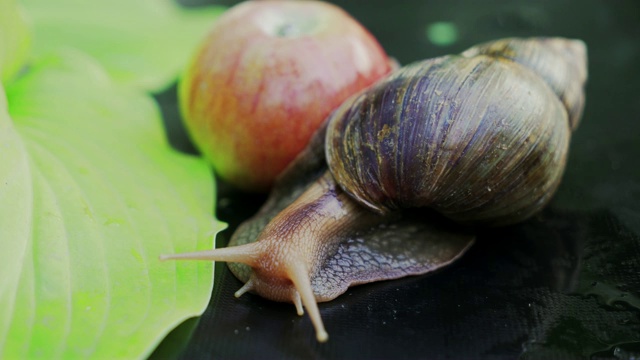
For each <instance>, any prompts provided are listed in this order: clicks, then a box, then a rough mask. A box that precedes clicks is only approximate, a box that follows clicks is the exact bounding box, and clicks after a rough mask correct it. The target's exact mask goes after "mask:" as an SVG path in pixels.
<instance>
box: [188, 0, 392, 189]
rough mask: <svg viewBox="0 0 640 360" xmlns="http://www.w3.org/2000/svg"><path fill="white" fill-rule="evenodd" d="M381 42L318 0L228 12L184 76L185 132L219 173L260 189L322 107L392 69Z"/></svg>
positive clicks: (315, 123)
mask: <svg viewBox="0 0 640 360" xmlns="http://www.w3.org/2000/svg"><path fill="white" fill-rule="evenodd" d="M392 66H393V63H392V61H390V60H389V58H388V56H387V55H386V53H385V52H384V50H383V49H382V47H381V46H380V44H379V43H378V41H377V40H376V39H375V38H374V37H373V36H372V35H371V33H369V31H367V30H366V29H365V28H364V27H363V26H362V25H361V24H360V23H358V22H357V21H356V20H355V19H354V18H353V17H351V16H350V15H349V14H347V13H346V12H345V11H344V10H342V9H340V8H339V7H337V6H335V5H332V4H329V3H325V2H320V1H293V0H289V1H287V0H279V1H278V0H268V1H247V2H244V3H241V4H239V5H236V6H234V7H232V8H231V9H229V10H227V11H226V12H225V13H224V14H223V15H222V16H221V17H220V18H218V20H217V21H216V23H215V25H214V27H213V29H212V31H211V32H210V33H209V34H208V36H207V38H206V39H205V41H204V43H203V44H202V45H201V47H200V48H199V49H198V51H197V52H196V54H195V56H194V58H193V61H192V62H191V64H190V65H189V67H188V69H187V71H186V73H185V74H184V76H183V77H182V80H181V82H180V88H179V97H180V106H181V111H182V114H183V118H184V122H185V125H186V128H187V131H188V133H189V135H190V137H191V139H192V141H193V143H194V144H195V145H196V147H197V148H198V149H199V150H200V152H201V153H202V154H203V155H204V156H205V157H206V158H207V159H208V160H209V161H210V162H211V164H212V166H213V168H214V170H215V171H216V173H217V175H218V176H219V177H221V178H222V179H224V180H225V181H227V182H228V183H230V184H232V185H235V186H236V187H237V188H240V189H242V190H246V191H266V190H268V189H269V187H270V186H271V185H272V183H273V182H274V180H275V178H276V177H277V176H278V174H279V173H280V172H281V171H282V170H283V169H284V168H285V167H286V166H287V165H288V164H289V163H290V162H291V161H292V160H293V159H294V158H295V156H296V155H297V154H298V153H299V152H300V151H301V150H302V149H303V148H304V147H305V145H306V144H307V143H308V141H309V139H310V137H311V136H312V135H313V133H314V131H315V130H316V129H317V128H318V127H319V125H320V124H321V123H322V122H323V120H324V119H325V118H326V117H327V116H328V115H329V113H330V112H331V111H332V110H333V109H335V108H336V107H337V106H338V105H340V104H341V103H342V102H343V101H344V100H345V99H346V98H348V97H349V96H351V95H352V94H354V93H356V92H359V91H360V90H362V89H364V88H367V87H369V86H370V85H371V84H373V83H374V82H376V81H377V80H378V79H380V78H382V77H383V76H385V75H386V74H388V73H389V72H390V71H391V68H392Z"/></svg>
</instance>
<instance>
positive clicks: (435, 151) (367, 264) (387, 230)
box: [163, 38, 587, 341]
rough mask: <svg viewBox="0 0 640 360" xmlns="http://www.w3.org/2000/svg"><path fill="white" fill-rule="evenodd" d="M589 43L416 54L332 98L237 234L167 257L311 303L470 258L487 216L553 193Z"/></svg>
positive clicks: (542, 42)
mask: <svg viewBox="0 0 640 360" xmlns="http://www.w3.org/2000/svg"><path fill="white" fill-rule="evenodd" d="M586 78H587V72H586V47H585V45H584V43H583V42H581V41H579V40H569V39H563V38H530V39H517V38H509V39H502V40H497V41H493V42H489V43H485V44H481V45H477V46H474V47H472V48H470V49H469V50H467V51H464V52H463V53H461V54H460V55H448V56H442V57H438V58H434V59H428V60H424V61H420V62H417V63H413V64H410V65H407V66H405V67H402V68H400V69H399V70H396V71H395V72H393V73H392V74H391V75H389V76H388V77H387V78H385V79H383V80H381V81H380V82H378V83H376V84H375V85H374V86H372V87H370V88H369V89H367V90H365V91H363V92H361V93H359V94H356V95H354V96H352V97H351V98H350V99H348V100H347V101H345V102H344V103H343V104H342V105H341V106H339V107H338V108H337V109H335V110H334V111H333V113H332V114H331V115H330V116H329V117H328V118H327V120H326V121H325V123H324V125H323V127H322V128H321V129H320V130H318V132H317V133H316V134H315V135H314V137H313V138H312V140H311V142H310V144H309V145H308V146H307V148H306V149H305V150H304V151H303V152H302V153H301V154H300V155H299V156H298V157H297V158H296V160H295V161H294V163H293V164H292V165H290V166H289V167H288V168H287V169H286V170H285V172H284V173H283V174H282V175H281V176H280V178H279V180H278V182H277V184H276V186H275V188H274V189H273V190H272V192H271V194H270V196H269V198H268V199H267V201H266V203H265V204H264V206H263V207H262V208H261V209H260V210H259V212H258V213H257V214H256V215H255V216H254V217H253V218H251V219H249V220H247V221H246V222H244V223H243V224H241V225H240V227H239V228H238V229H237V231H236V232H235V233H234V235H233V237H232V239H231V241H230V244H229V247H227V248H221V249H214V250H208V251H201V252H194V253H184V254H175V255H165V256H163V259H201V260H214V261H226V262H229V263H230V264H229V266H230V268H231V270H232V272H233V273H234V274H235V275H236V277H238V278H239V279H241V280H242V281H244V282H245V285H244V286H243V287H241V288H240V290H238V291H237V292H236V294H235V295H236V296H240V295H242V294H243V293H245V292H247V291H252V292H255V293H257V294H259V295H261V296H263V297H265V298H268V299H272V300H276V301H288V302H293V303H294V304H295V306H296V309H297V312H298V314H300V315H302V313H303V308H304V309H306V310H307V311H308V313H309V316H310V318H311V321H312V323H313V325H314V327H315V330H316V336H317V339H318V340H319V341H326V340H327V339H328V334H327V332H326V330H325V328H324V325H323V323H322V320H321V317H320V314H319V310H318V306H317V302H322V301H328V300H331V299H333V298H335V297H337V296H338V295H340V294H342V293H344V292H345V291H346V290H347V288H348V287H349V286H352V285H357V284H363V283H368V282H373V281H378V280H386V279H394V278H399V277H403V276H407V275H418V274H424V273H427V272H430V271H433V270H436V269H439V268H442V267H444V266H446V265H448V264H450V263H452V262H453V261H455V260H456V259H458V258H460V257H461V256H462V255H463V254H464V253H465V251H466V250H467V249H469V247H470V246H471V245H472V244H473V242H474V234H473V232H474V231H473V229H474V228H475V227H476V226H500V225H507V224H513V223H516V222H519V221H522V220H524V219H526V218H528V217H530V216H532V215H533V214H535V213H536V212H538V211H539V210H540V209H541V208H542V207H544V206H545V205H546V204H547V203H548V202H549V200H550V199H551V197H552V195H553V194H554V192H555V190H556V189H557V187H558V185H559V183H560V180H561V177H562V173H563V170H564V168H565V163H566V157H567V151H568V148H569V142H570V136H571V132H572V130H573V129H575V128H576V126H577V125H578V123H579V120H580V117H581V115H582V110H583V107H584V90H583V89H584V85H585V82H586Z"/></svg>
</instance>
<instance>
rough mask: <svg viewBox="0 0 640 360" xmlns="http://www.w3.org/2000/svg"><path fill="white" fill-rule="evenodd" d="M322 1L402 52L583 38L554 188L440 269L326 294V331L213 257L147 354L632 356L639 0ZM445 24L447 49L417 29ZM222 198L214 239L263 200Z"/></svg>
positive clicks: (173, 116) (638, 222) (637, 286)
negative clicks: (177, 321) (564, 157)
mask: <svg viewBox="0 0 640 360" xmlns="http://www.w3.org/2000/svg"><path fill="white" fill-rule="evenodd" d="M333 2H334V3H336V4H338V5H340V6H341V7H343V8H344V9H346V10H347V11H348V12H349V13H351V14H352V15H353V16H354V17H355V18H357V19H358V20H359V21H360V22H362V23H363V24H364V25H365V27H367V28H368V29H369V30H370V31H371V32H372V33H373V34H374V35H375V36H376V37H377V38H378V39H379V41H380V42H381V44H382V45H383V47H384V48H385V50H386V51H387V52H388V53H389V54H390V55H392V56H394V57H396V58H397V59H398V60H399V61H400V62H401V63H403V64H406V63H409V62H412V61H415V60H420V59H423V58H430V57H435V56H439V55H444V54H448V53H457V52H460V51H462V50H464V49H466V48H468V47H470V46H472V45H474V44H477V43H480V42H484V41H488V40H493V39H498V38H503V37H511V36H523V37H524V36H564V37H570V38H579V39H582V40H583V41H585V42H586V44H587V46H588V50H589V81H588V85H587V105H586V109H585V113H584V117H583V121H582V123H581V125H580V127H579V128H578V129H577V131H576V132H575V134H574V136H573V138H572V143H571V152H570V157H569V162H568V166H567V169H566V172H565V176H564V180H563V183H562V185H561V187H560V189H559V190H558V192H557V194H556V196H555V198H554V200H553V201H552V203H551V204H550V206H549V207H548V208H547V209H546V210H544V211H543V212H542V213H541V214H540V215H538V216H536V217H534V218H532V219H530V220H528V221H526V222H524V223H522V224H518V225H515V226H510V227H507V228H500V229H489V230H485V231H483V232H482V233H481V234H480V235H479V239H478V242H477V243H476V245H474V247H473V248H472V249H471V250H470V252H469V253H468V254H467V255H465V256H464V257H463V258H462V259H461V260H460V261H459V262H457V263H455V264H454V265H453V266H451V267H449V268H447V269H445V270H443V271H441V272H438V273H437V274H433V275H429V276H421V277H413V278H406V279H401V280H397V281H388V282H381V283H376V284H369V285H363V286H358V287H355V288H351V289H350V290H349V291H348V292H347V293H346V294H344V295H342V296H341V297H339V298H338V299H336V300H334V301H332V302H329V303H324V304H321V305H320V310H321V313H322V317H323V319H324V322H325V325H326V327H327V330H328V331H329V333H330V336H331V338H330V340H329V342H328V343H325V344H318V343H317V342H316V340H315V335H314V331H313V328H312V326H311V324H310V321H309V319H308V317H306V316H305V317H298V316H297V315H296V313H295V309H294V307H293V305H291V304H280V303H274V302H270V301H267V300H264V299H262V298H259V297H258V296H255V295H245V296H243V297H242V298H240V299H235V298H234V297H233V292H234V291H235V290H237V289H238V288H239V287H240V286H241V283H240V282H239V281H238V280H236V279H235V278H234V277H233V276H232V275H231V274H230V272H229V271H228V270H227V268H226V266H225V265H224V264H216V266H215V270H216V275H215V286H214V290H213V295H212V299H211V303H210V305H209V307H208V309H207V310H206V312H205V313H204V314H203V315H202V316H201V317H200V318H197V319H191V320H188V321H187V322H185V323H184V324H183V325H181V326H180V327H178V328H177V329H176V330H174V331H173V332H172V333H171V334H170V335H169V336H168V337H167V338H166V339H165V340H164V341H163V342H162V343H161V344H160V346H159V348H158V349H157V350H156V352H154V353H153V355H152V358H183V359H194V358H216V359H236V358H255V359H258V358H259V359H264V358H277V359H289V358H291V359H308V358H313V359H315V358H319V359H324V358H327V359H342V358H372V359H385V358H401V359H402V358H407V359H413V358H422V359H469V358H481V359H513V358H523V359H585V358H592V359H632V358H636V359H637V358H640V160H639V159H640V2H639V1H637V0H626V1H623V0H610V1H604V0H601V1H596V0H580V1H559V0H540V1H477V0H450V1H428V0H422V1H418V0H368V1H365V0H350V1H349V0H345V1H333ZM181 3H183V4H184V5H186V6H198V5H201V4H203V3H216V4H223V5H232V4H234V3H237V1H206V0H205V1H203V0H183V1H181ZM440 21H447V22H450V23H451V24H453V25H454V26H455V27H456V29H457V32H458V36H457V40H456V41H455V42H454V43H452V44H450V45H448V46H437V45H435V44H433V43H432V42H431V41H430V40H429V38H428V37H427V36H426V28H427V26H428V25H429V24H432V23H434V22H440ZM157 98H158V100H159V102H160V104H161V107H162V109H163V112H164V114H165V117H166V121H167V129H168V134H169V138H170V140H171V142H172V144H173V145H174V146H175V147H176V148H178V149H180V150H184V151H190V152H193V151H194V150H193V147H192V146H191V145H190V143H189V142H188V140H187V138H186V136H185V134H184V130H183V129H182V127H181V125H180V119H179V115H178V111H177V108H176V100H175V87H173V88H171V89H169V90H168V91H167V92H165V93H162V94H159V95H158V96H157ZM218 196H219V200H218V206H217V209H216V211H217V215H218V217H219V218H221V219H222V220H224V221H227V222H229V223H230V225H231V226H230V229H229V230H227V231H225V232H224V233H222V234H221V235H220V236H219V238H218V243H219V244H221V245H224V244H226V242H227V241H228V238H229V236H230V234H231V231H232V230H233V229H234V227H235V226H237V224H238V223H239V222H240V221H242V220H244V219H245V218H247V217H248V216H250V215H251V214H252V213H253V212H254V211H256V210H257V208H258V207H259V206H260V204H261V202H262V201H263V200H264V197H262V196H255V195H248V194H242V193H239V192H236V191H234V190H233V189H230V188H229V187H228V186H226V185H225V184H218Z"/></svg>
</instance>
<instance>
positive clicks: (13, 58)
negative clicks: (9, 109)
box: [0, 0, 29, 83]
mask: <svg viewBox="0 0 640 360" xmlns="http://www.w3.org/2000/svg"><path fill="white" fill-rule="evenodd" d="M28 49H29V29H28V27H27V24H26V21H25V19H24V16H23V14H22V11H20V8H19V7H18V5H17V3H16V1H15V0H0V83H2V82H6V81H8V80H9V79H10V78H11V77H13V76H14V75H15V73H16V72H18V70H20V68H21V67H22V64H23V62H24V60H25V58H26V57H27V54H28Z"/></svg>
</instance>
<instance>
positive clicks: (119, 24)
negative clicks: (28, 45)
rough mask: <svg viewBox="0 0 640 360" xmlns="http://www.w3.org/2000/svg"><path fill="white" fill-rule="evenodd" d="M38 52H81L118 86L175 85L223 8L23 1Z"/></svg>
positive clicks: (151, 1) (163, 2) (122, 0)
mask: <svg viewBox="0 0 640 360" xmlns="http://www.w3.org/2000/svg"><path fill="white" fill-rule="evenodd" d="M23 2H24V6H25V8H26V9H27V13H28V14H29V15H30V16H31V18H32V19H33V26H34V52H35V54H36V55H39V54H43V53H48V52H49V51H51V50H52V49H55V48H58V47H60V46H72V47H75V48H79V49H81V50H83V51H85V52H87V53H89V54H91V55H92V56H93V57H95V58H96V59H98V60H99V61H100V62H101V63H102V64H103V65H104V66H105V67H106V69H107V71H108V72H109V73H110V75H111V76H112V77H113V78H114V79H116V80H117V81H119V82H122V83H126V84H133V85H136V86H138V87H140V88H143V89H145V90H159V89H160V88H162V87H164V86H166V85H168V84H169V83H170V82H172V81H174V80H175V78H176V76H177V74H178V73H179V72H180V71H181V70H182V69H183V68H184V67H185V65H186V63H187V61H188V59H189V57H190V56H191V54H192V53H193V52H194V49H195V46H196V44H198V43H199V42H201V41H202V39H203V38H204V36H205V34H206V32H207V31H208V29H209V28H210V27H211V26H212V24H213V21H214V19H215V18H216V17H217V16H218V15H219V14H220V13H221V12H222V7H204V8H197V9H185V8H181V7H179V6H178V5H177V4H176V3H175V2H174V1H172V0H133V1H132V0H108V1H107V0H105V1H86V0H23Z"/></svg>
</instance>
